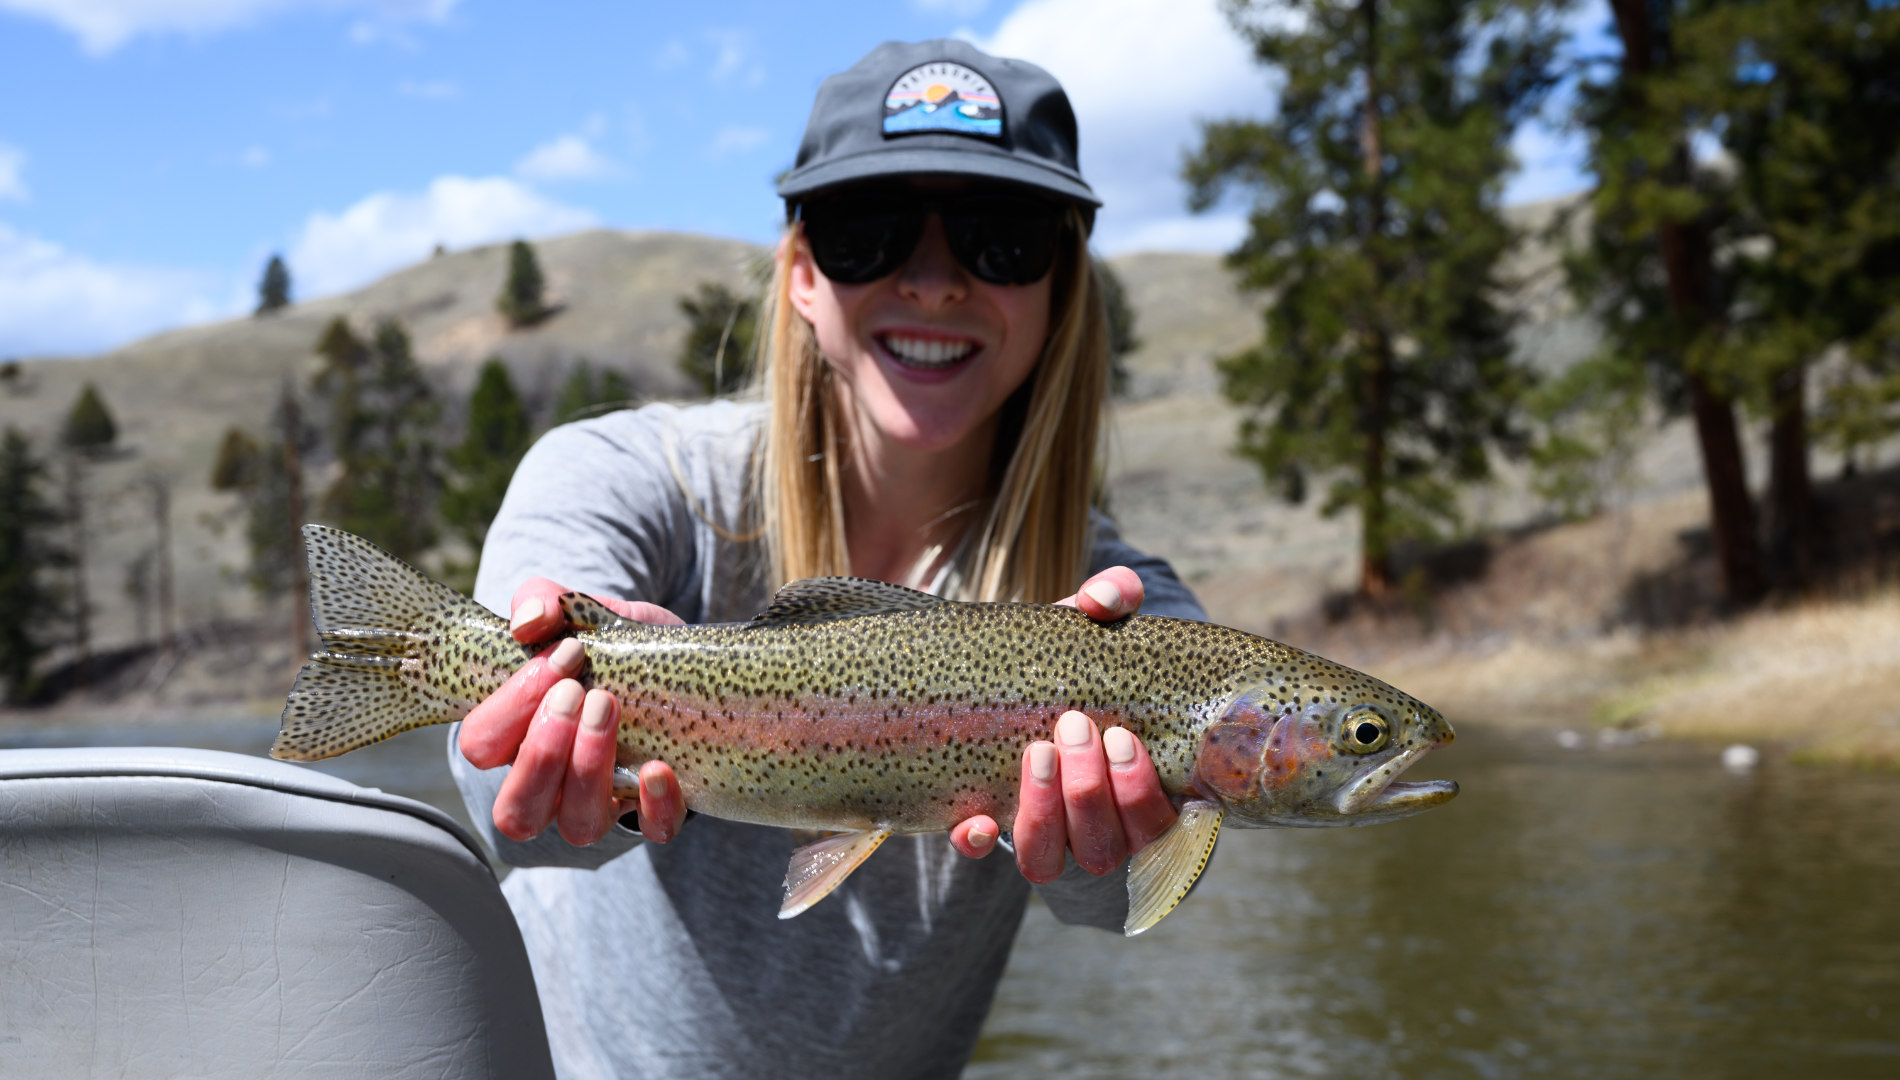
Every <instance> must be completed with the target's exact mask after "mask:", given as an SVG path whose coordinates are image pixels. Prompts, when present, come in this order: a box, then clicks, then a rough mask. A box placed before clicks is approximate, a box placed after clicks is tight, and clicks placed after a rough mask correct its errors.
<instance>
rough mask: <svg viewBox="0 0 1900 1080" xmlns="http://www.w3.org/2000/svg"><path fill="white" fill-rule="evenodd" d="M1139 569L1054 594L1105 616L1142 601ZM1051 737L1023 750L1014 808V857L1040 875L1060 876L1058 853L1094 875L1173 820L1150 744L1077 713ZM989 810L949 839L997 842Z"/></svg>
mask: <svg viewBox="0 0 1900 1080" xmlns="http://www.w3.org/2000/svg"><path fill="white" fill-rule="evenodd" d="M1141 600H1142V588H1141V578H1140V577H1138V576H1136V574H1135V572H1134V571H1133V570H1130V569H1129V568H1127V567H1126V566H1113V567H1110V568H1108V569H1107V570H1104V571H1102V572H1101V573H1099V574H1096V575H1095V576H1094V577H1091V578H1089V579H1088V581H1087V582H1085V583H1084V584H1083V586H1082V588H1081V590H1080V591H1078V592H1077V593H1076V594H1075V595H1074V596H1071V597H1069V598H1068V599H1067V600H1063V601H1060V602H1061V603H1064V604H1068V605H1069V606H1071V607H1076V608H1080V609H1081V610H1082V612H1083V613H1084V614H1086V615H1088V617H1089V618H1091V619H1095V620H1097V621H1100V622H1112V621H1114V620H1116V619H1119V618H1122V617H1123V616H1125V615H1132V614H1134V612H1136V611H1137V610H1139V609H1140V607H1141ZM1054 734H1055V741H1054V742H1042V741H1038V742H1033V743H1030V744H1029V746H1028V748H1027V749H1025V750H1024V751H1023V786H1022V794H1021V798H1020V799H1019V800H1018V803H1017V809H1016V828H1015V833H1014V836H1015V843H1016V865H1017V867H1018V868H1019V869H1021V870H1022V872H1023V876H1024V877H1026V878H1028V879H1029V880H1031V881H1033V882H1036V883H1037V884H1042V883H1044V882H1049V881H1054V880H1055V879H1056V878H1058V877H1060V876H1062V870H1063V867H1064V865H1065V860H1064V858H1063V856H1064V853H1065V852H1073V853H1074V854H1075V861H1076V863H1077V865H1079V866H1081V867H1082V869H1084V870H1087V871H1088V872H1089V873H1091V874H1096V875H1098V876H1099V875H1101V874H1106V873H1108V872H1109V871H1111V870H1113V869H1115V868H1116V867H1118V866H1120V865H1121V864H1122V860H1123V859H1125V858H1127V857H1128V856H1130V855H1133V854H1134V853H1135V852H1137V851H1140V850H1141V849H1142V848H1144V847H1147V846H1148V844H1149V843H1151V842H1152V841H1153V840H1154V839H1155V838H1156V837H1158V836H1160V835H1161V834H1162V833H1164V832H1166V831H1167V829H1168V826H1170V825H1172V824H1174V818H1175V812H1174V805H1173V804H1172V803H1171V802H1169V801H1168V796H1167V793H1166V792H1164V791H1162V790H1161V778H1160V777H1159V776H1158V775H1156V773H1155V767H1154V762H1152V761H1150V760H1149V758H1148V751H1147V748H1146V747H1144V746H1142V745H1141V740H1140V739H1137V738H1136V737H1135V736H1134V733H1133V732H1130V731H1129V730H1128V729H1126V728H1121V727H1112V728H1109V729H1108V730H1107V731H1098V730H1097V729H1096V727H1095V723H1094V721H1092V720H1090V719H1089V718H1088V717H1086V716H1084V715H1082V714H1081V713H1079V712H1073V711H1071V712H1066V713H1063V714H1062V717H1061V718H1060V719H1059V720H1057V721H1056V730H1055V732H1054ZM997 832H998V829H997V825H996V819H994V818H992V817H990V816H989V815H988V814H979V815H977V816H976V817H973V818H969V819H967V820H964V821H961V822H959V823H957V825H956V827H955V828H953V829H951V830H950V843H951V844H952V845H954V846H955V847H956V849H957V850H958V851H960V852H962V853H963V854H965V855H968V856H969V857H971V858H973V859H980V858H982V857H983V856H985V855H988V854H989V853H990V851H991V850H993V849H994V848H995V846H996V837H997Z"/></svg>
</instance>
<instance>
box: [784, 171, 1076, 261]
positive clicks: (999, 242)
mask: <svg viewBox="0 0 1900 1080" xmlns="http://www.w3.org/2000/svg"><path fill="white" fill-rule="evenodd" d="M1064 210H1065V204H1062V203H1057V202H1051V201H1049V200H1047V199H1038V198H1036V197H1034V196H1031V195H1017V194H1013V193H1009V192H996V191H981V192H970V193H967V194H960V195H945V196H927V195H924V194H922V193H920V192H916V191H910V190H907V189H904V188H895V189H893V188H876V189H871V190H863V189H860V190H857V191H841V192H834V193H831V194H827V195H823V196H820V197H819V198H816V199H813V200H811V201H810V202H806V203H801V204H800V205H799V206H798V207H797V209H796V211H795V213H796V214H797V216H798V219H799V220H801V221H803V222H804V223H805V239H806V241H807V242H808V243H809V244H810V245H811V254H812V260H813V261H814V262H816V263H817V264H818V269H819V270H820V271H822V272H823V273H824V275H825V276H826V277H828V278H830V279H831V280H833V281H835V282H837V283H839V284H840V285H863V284H865V283H867V282H872V281H876V280H877V279H879V278H881V277H884V276H886V275H888V274H892V273H895V272H896V270H897V268H898V267H900V266H902V265H904V260H906V259H908V258H910V253H911V252H912V251H914V250H916V247H917V241H918V239H919V238H921V237H922V236H923V234H924V215H925V214H928V213H935V214H936V215H937V216H939V217H940V218H942V219H943V231H944V234H945V236H947V237H948V238H949V241H950V253H951V254H952V255H955V256H956V259H957V262H958V263H960V264H961V265H962V266H963V268H964V269H965V270H968V271H969V272H970V273H972V274H974V275H975V276H976V277H977V278H978V279H979V280H982V281H987V282H989V283H990V284H992V285H1028V284H1031V283H1034V282H1037V281H1041V280H1042V278H1043V275H1044V274H1047V273H1048V272H1049V268H1050V267H1051V266H1053V265H1055V261H1056V251H1057V249H1058V248H1059V247H1060V246H1061V241H1062V236H1063V233H1064V231H1065V229H1064V225H1065V220H1066V215H1065V213H1064Z"/></svg>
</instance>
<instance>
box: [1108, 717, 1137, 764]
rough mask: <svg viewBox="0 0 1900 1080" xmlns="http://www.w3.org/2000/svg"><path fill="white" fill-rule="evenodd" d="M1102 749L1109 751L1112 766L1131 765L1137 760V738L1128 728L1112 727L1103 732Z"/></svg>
mask: <svg viewBox="0 0 1900 1080" xmlns="http://www.w3.org/2000/svg"><path fill="white" fill-rule="evenodd" d="M1102 749H1104V750H1106V751H1108V763H1109V764H1110V765H1116V766H1120V765H1129V764H1132V763H1133V762H1134V760H1135V737H1134V736H1133V735H1131V734H1129V733H1128V729H1127V728H1122V727H1112V728H1109V729H1108V730H1107V731H1104V732H1102Z"/></svg>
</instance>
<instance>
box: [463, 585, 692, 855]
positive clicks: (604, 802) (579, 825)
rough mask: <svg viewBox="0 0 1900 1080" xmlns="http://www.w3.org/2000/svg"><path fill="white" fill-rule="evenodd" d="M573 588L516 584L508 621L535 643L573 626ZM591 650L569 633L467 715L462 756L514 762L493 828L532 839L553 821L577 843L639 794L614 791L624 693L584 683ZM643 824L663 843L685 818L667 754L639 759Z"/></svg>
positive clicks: (487, 762) (629, 612)
mask: <svg viewBox="0 0 1900 1080" xmlns="http://www.w3.org/2000/svg"><path fill="white" fill-rule="evenodd" d="M571 591H573V590H571V589H565V588H562V587H561V586H560V585H558V584H556V583H554V582H552V581H549V580H548V579H547V578H531V579H529V580H528V581H527V582H526V583H524V584H523V585H522V586H521V587H520V588H519V589H516V590H515V598H514V604H513V606H512V607H511V609H510V610H511V611H512V612H513V617H512V619H511V620H510V622H509V631H510V632H511V633H513V634H514V637H515V640H516V641H519V642H521V643H523V644H527V645H531V644H534V643H535V642H538V641H547V640H549V639H550V638H552V637H554V636H555V635H556V634H559V633H560V632H562V631H563V630H566V629H567V622H566V620H565V619H564V618H563V617H562V615H561V603H560V600H561V596H562V594H563V593H567V592H571ZM594 599H596V600H598V601H600V602H601V603H603V604H605V605H607V607H609V608H610V609H612V610H613V612H614V613H615V614H617V615H621V616H623V617H625V618H629V619H632V620H634V621H635V622H643V623H657V624H659V625H663V626H679V625H681V624H682V623H683V622H684V620H682V619H681V618H680V617H679V616H677V615H675V614H673V613H672V612H670V611H668V610H666V609H665V608H663V607H659V606H657V605H654V604H648V603H644V602H641V601H627V600H615V599H610V598H608V597H604V596H597V597H595V598H594ZM585 660H586V656H585V654H584V652H583V650H582V648H581V643H580V642H579V641H576V640H575V639H573V638H571V637H570V638H562V639H561V640H560V641H559V642H557V643H556V644H554V645H552V646H550V647H549V648H546V649H543V650H542V651H541V653H540V654H539V655H538V656H536V657H535V658H534V659H532V660H530V661H528V662H527V663H526V664H524V665H522V667H521V670H519V671H517V672H515V673H514V674H513V675H511V676H510V677H509V678H508V681H507V682H505V683H503V684H502V685H501V688H500V689H499V690H496V691H495V692H494V693H493V694H490V695H489V696H488V699H487V700H485V701H483V702H482V703H481V704H479V705H477V706H475V707H474V708H473V709H471V710H469V714H468V716H466V717H464V718H463V720H462V734H461V747H462V756H463V757H465V758H467V759H468V761H469V764H471V765H473V766H475V767H476V768H478V769H493V768H496V767H497V766H501V765H513V766H514V768H512V769H510V770H509V771H508V777H507V779H505V780H503V781H502V784H501V794H499V795H497V796H496V797H495V828H497V829H499V830H500V831H501V834H502V835H503V836H506V837H508V838H509V839H511V840H532V839H533V838H534V837H536V836H538V835H540V833H541V831H542V830H543V829H546V828H547V827H548V826H549V825H550V824H554V825H556V826H557V827H558V828H559V829H560V831H561V836H562V838H563V839H565V840H566V841H567V842H568V843H570V844H591V843H593V842H594V841H596V840H599V839H600V838H601V837H603V836H605V835H607V830H608V829H610V828H612V827H613V823H614V821H615V820H616V819H618V818H619V817H620V816H621V815H622V814H625V813H626V812H627V811H629V810H633V809H635V807H634V806H632V805H630V804H631V803H632V800H621V799H616V798H614V795H613V773H614V750H615V747H616V745H617V734H618V729H619V724H620V702H619V699H617V698H615V697H614V696H613V695H612V694H610V693H608V692H607V691H605V690H599V689H595V690H589V691H587V692H586V693H585V694H583V693H582V691H581V684H580V683H579V682H578V681H576V680H575V676H576V675H579V674H580V671H581V666H582V664H583V663H584V662H585ZM638 809H639V811H640V833H641V835H643V836H645V837H646V838H647V839H648V840H650V841H652V842H654V843H656V844H663V843H665V842H666V841H668V840H671V839H672V838H673V837H674V835H675V834H677V833H678V832H679V828H680V824H681V823H682V822H684V821H685V820H686V802H685V800H684V799H683V798H681V796H680V786H679V778H678V777H676V776H675V775H673V770H672V768H671V767H670V766H668V765H667V764H666V763H665V762H660V761H649V762H647V763H646V764H645V765H642V766H641V767H640V799H639V806H638Z"/></svg>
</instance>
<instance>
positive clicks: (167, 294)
mask: <svg viewBox="0 0 1900 1080" xmlns="http://www.w3.org/2000/svg"><path fill="white" fill-rule="evenodd" d="M227 291H228V290H223V289H221V288H220V283H219V282H218V280H217V279H216V277H215V275H211V274H206V273H201V272H197V271H192V270H183V269H178V268H171V267H152V266H137V265H129V264H111V263H102V262H98V261H96V260H94V259H91V258H88V257H86V256H84V255H80V254H77V253H75V252H71V251H68V250H66V249H65V248H63V247H61V246H60V245H58V244H55V243H52V242H50V241H47V240H42V239H40V238H38V237H35V236H30V235H28V234H25V233H22V232H20V231H18V230H16V229H14V228H13V227H12V226H10V225H7V224H5V223H4V222H0V356H30V355H36V354H37V355H47V354H61V353H82V354H83V353H89V352H95V351H98V350H100V349H105V348H110V347H111V346H114V345H118V344H121V343H123V342H126V341H129V340H131V339H133V338H136V337H140V336H143V335H145V334H149V333H152V332H154V331H158V330H164V329H167V328H170V327H174V326H181V325H184V324H187V323H193V322H202V321H204V320H206V319H210V318H215V317H218V316H222V315H231V314H236V312H235V311H232V310H230V309H229V304H228V302H220V301H218V300H214V299H212V297H215V296H218V295H220V293H222V292H227Z"/></svg>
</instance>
